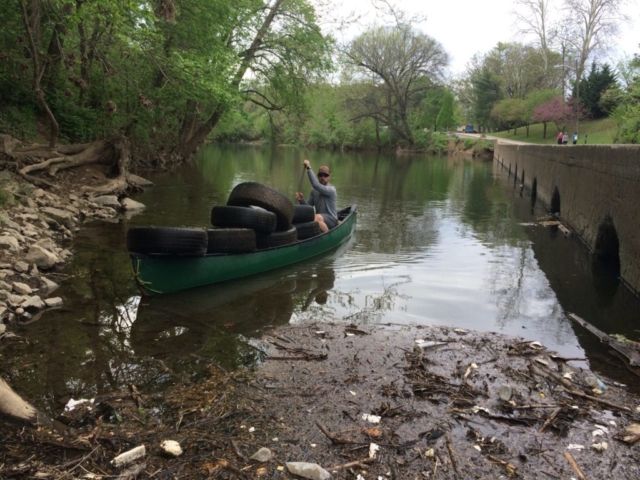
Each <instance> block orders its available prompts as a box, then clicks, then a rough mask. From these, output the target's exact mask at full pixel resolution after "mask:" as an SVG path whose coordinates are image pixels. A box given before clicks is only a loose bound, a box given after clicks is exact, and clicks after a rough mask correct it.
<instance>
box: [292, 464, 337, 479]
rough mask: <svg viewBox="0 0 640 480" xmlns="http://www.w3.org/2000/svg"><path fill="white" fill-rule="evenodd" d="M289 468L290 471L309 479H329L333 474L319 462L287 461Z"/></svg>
mask: <svg viewBox="0 0 640 480" xmlns="http://www.w3.org/2000/svg"><path fill="white" fill-rule="evenodd" d="M286 465H287V469H288V470H289V472H290V473H292V474H294V475H298V476H299V477H302V478H308V479H309V480H328V479H329V478H331V474H330V473H329V472H327V471H326V470H325V469H324V468H322V467H321V466H320V465H318V464H317V463H307V462H287V463H286Z"/></svg>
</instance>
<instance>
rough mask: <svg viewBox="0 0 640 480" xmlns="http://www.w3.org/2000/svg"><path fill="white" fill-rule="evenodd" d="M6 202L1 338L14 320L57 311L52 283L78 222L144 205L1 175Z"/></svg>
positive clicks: (1, 217)
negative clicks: (48, 188) (43, 186)
mask: <svg viewBox="0 0 640 480" xmlns="http://www.w3.org/2000/svg"><path fill="white" fill-rule="evenodd" d="M0 182H2V183H1V185H0V188H1V189H2V192H3V195H4V196H5V201H4V205H3V207H2V209H0V337H1V336H3V335H10V334H9V333H7V329H8V328H10V326H11V325H13V324H16V323H18V322H27V321H32V320H34V318H35V316H36V315H39V314H40V313H42V312H43V311H45V310H46V309H49V308H56V307H60V306H62V304H63V301H64V300H63V299H62V298H60V297H58V296H54V295H53V293H54V292H55V290H56V289H57V288H58V284H57V283H56V281H55V280H54V279H52V278H51V277H53V278H55V276H56V275H57V274H58V271H59V270H60V269H61V268H62V267H63V266H64V265H65V263H66V262H67V261H68V260H69V259H70V258H71V257H72V256H73V253H72V252H71V251H70V249H69V248H70V245H71V241H72V239H73V237H74V235H75V234H76V233H77V232H78V231H79V230H80V228H81V224H82V223H83V222H85V221H87V220H90V219H110V218H113V217H116V216H117V215H119V214H120V213H121V212H126V211H136V210H140V209H143V208H144V205H143V204H141V203H139V202H136V201H134V200H131V199H130V198H124V199H122V200H121V201H119V200H118V197H117V196H115V195H103V196H99V197H94V198H89V197H82V196H80V195H76V194H75V193H65V194H57V193H54V192H52V191H45V190H43V189H41V188H35V187H34V186H33V185H31V184H29V183H26V182H22V181H17V180H16V179H15V178H14V177H13V176H12V175H11V174H10V173H8V172H3V174H2V175H1V176H0Z"/></svg>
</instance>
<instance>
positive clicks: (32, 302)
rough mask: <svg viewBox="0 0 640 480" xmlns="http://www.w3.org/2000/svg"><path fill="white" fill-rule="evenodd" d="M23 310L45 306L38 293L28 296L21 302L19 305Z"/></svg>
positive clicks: (38, 308)
mask: <svg viewBox="0 0 640 480" xmlns="http://www.w3.org/2000/svg"><path fill="white" fill-rule="evenodd" d="M20 306H21V307H22V308H24V309H25V310H40V309H41V308H44V307H45V303H44V302H43V301H42V299H41V298H40V297H39V296H38V295H34V296H33V297H29V298H28V299H27V300H25V301H24V302H22V304H21V305H20Z"/></svg>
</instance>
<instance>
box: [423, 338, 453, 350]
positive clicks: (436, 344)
mask: <svg viewBox="0 0 640 480" xmlns="http://www.w3.org/2000/svg"><path fill="white" fill-rule="evenodd" d="M416 343H417V344H418V347H420V348H421V349H423V350H425V349H427V348H433V347H439V346H440V345H446V344H447V342H433V341H431V340H429V341H426V342H425V341H424V340H416Z"/></svg>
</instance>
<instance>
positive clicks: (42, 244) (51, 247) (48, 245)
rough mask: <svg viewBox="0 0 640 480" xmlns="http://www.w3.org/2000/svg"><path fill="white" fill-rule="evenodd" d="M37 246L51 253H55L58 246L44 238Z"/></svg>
mask: <svg viewBox="0 0 640 480" xmlns="http://www.w3.org/2000/svg"><path fill="white" fill-rule="evenodd" d="M36 245H38V246H39V247H42V248H44V249H45V250H49V251H50V252H55V251H56V249H57V248H58V246H57V245H56V244H55V243H54V242H53V240H51V239H50V238H43V239H42V240H38V241H37V242H36Z"/></svg>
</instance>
